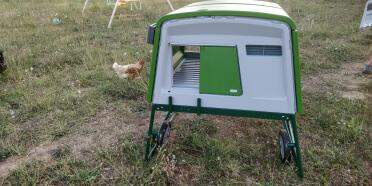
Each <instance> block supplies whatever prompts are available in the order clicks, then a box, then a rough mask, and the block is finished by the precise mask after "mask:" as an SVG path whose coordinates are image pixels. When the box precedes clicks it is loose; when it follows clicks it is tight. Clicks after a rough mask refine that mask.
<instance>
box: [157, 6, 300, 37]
mask: <svg viewBox="0 0 372 186" xmlns="http://www.w3.org/2000/svg"><path fill="white" fill-rule="evenodd" d="M196 16H242V17H255V18H262V19H271V20H277V21H282V22H285V23H287V24H288V25H289V26H290V27H291V28H292V30H295V29H296V25H295V23H294V21H293V20H292V19H291V18H290V17H289V16H288V14H287V13H286V12H285V11H284V10H283V9H282V8H281V7H280V6H279V5H278V4H276V3H271V2H265V1H255V0H212V1H202V2H198V3H193V4H190V5H187V6H185V7H182V8H180V9H178V10H175V11H173V12H170V13H168V14H167V15H165V16H163V17H161V18H160V20H159V21H158V22H157V27H161V25H162V24H163V23H164V22H165V21H168V20H172V19H182V18H188V17H196Z"/></svg>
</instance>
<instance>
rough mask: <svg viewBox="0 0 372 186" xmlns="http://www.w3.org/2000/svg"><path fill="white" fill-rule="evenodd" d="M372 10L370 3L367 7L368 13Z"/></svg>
mask: <svg viewBox="0 0 372 186" xmlns="http://www.w3.org/2000/svg"><path fill="white" fill-rule="evenodd" d="M370 10H372V3H369V4H368V6H367V11H370Z"/></svg>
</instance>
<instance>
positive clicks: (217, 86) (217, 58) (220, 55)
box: [200, 46, 242, 96]
mask: <svg viewBox="0 0 372 186" xmlns="http://www.w3.org/2000/svg"><path fill="white" fill-rule="evenodd" d="M200 93H201V94H217V95H231V96H240V95H242V85H241V81H240V72H239V60H238V52H237V48H236V47H233V46H201V47H200Z"/></svg>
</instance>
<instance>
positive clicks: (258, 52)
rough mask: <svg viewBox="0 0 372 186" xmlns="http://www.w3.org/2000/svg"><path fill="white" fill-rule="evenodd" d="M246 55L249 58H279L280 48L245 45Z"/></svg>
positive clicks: (277, 46)
mask: <svg viewBox="0 0 372 186" xmlns="http://www.w3.org/2000/svg"><path fill="white" fill-rule="evenodd" d="M246 49H247V55H250V56H281V55H283V53H282V46H279V45H247V46H246Z"/></svg>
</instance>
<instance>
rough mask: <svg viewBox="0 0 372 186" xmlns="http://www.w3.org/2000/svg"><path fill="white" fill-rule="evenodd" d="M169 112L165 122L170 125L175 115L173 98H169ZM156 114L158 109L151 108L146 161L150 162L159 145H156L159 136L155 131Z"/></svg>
mask: <svg viewBox="0 0 372 186" xmlns="http://www.w3.org/2000/svg"><path fill="white" fill-rule="evenodd" d="M168 106H169V110H168V113H167V115H166V116H165V119H164V122H167V123H168V124H170V123H171V121H172V120H173V118H174V116H175V113H174V112H173V100H172V97H169V103H168ZM155 112H156V107H155V106H152V107H151V115H150V124H149V131H148V134H147V143H146V152H145V160H146V161H149V160H150V158H151V156H152V155H153V154H154V152H155V150H156V148H157V144H156V141H155V139H156V137H157V135H158V131H157V130H154V120H155Z"/></svg>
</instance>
